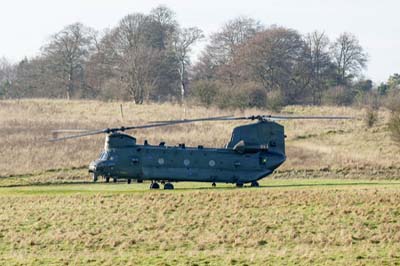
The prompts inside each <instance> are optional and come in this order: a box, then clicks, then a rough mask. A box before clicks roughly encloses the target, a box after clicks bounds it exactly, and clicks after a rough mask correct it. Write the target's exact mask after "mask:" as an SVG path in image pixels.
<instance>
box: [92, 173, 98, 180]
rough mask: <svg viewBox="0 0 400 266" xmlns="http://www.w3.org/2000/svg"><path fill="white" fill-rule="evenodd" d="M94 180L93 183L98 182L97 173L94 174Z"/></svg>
mask: <svg viewBox="0 0 400 266" xmlns="http://www.w3.org/2000/svg"><path fill="white" fill-rule="evenodd" d="M92 178H93V182H97V179H98V178H97V175H96V174H95V173H92Z"/></svg>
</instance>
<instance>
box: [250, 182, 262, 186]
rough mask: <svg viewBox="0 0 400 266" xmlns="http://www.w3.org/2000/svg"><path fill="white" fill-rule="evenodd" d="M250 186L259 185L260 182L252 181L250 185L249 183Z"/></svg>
mask: <svg viewBox="0 0 400 266" xmlns="http://www.w3.org/2000/svg"><path fill="white" fill-rule="evenodd" d="M250 186H251V187H259V186H260V184H258V182H257V181H253V182H251V185H250Z"/></svg>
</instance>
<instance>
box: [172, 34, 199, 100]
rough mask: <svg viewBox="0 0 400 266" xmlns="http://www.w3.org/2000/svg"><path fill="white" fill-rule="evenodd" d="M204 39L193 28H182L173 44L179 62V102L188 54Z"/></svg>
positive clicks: (182, 94)
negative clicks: (194, 45)
mask: <svg viewBox="0 0 400 266" xmlns="http://www.w3.org/2000/svg"><path fill="white" fill-rule="evenodd" d="M202 38H204V34H203V31H202V30H200V29H198V28H196V27H193V28H184V29H182V30H180V31H179V32H178V34H177V35H176V37H175V40H174V42H173V46H174V52H175V56H176V58H177V60H178V62H179V67H178V73H179V78H180V87H181V102H183V100H184V97H185V91H186V84H185V75H186V66H187V65H188V64H190V58H189V53H190V52H191V47H192V45H193V44H194V43H196V42H197V41H199V40H200V39H202Z"/></svg>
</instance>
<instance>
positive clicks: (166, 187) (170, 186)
mask: <svg viewBox="0 0 400 266" xmlns="http://www.w3.org/2000/svg"><path fill="white" fill-rule="evenodd" d="M164 189H174V185H172V184H171V183H165V185H164Z"/></svg>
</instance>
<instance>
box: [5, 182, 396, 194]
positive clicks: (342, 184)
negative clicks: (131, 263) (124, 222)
mask: <svg viewBox="0 0 400 266" xmlns="http://www.w3.org/2000/svg"><path fill="white" fill-rule="evenodd" d="M88 184H90V185H93V186H101V185H105V184H106V183H93V182H87V181H84V182H62V183H61V182H60V183H36V184H10V185H0V188H18V187H62V186H74V185H76V186H78V185H88ZM116 184H118V183H116ZM385 185H400V182H344V183H334V182H326V183H317V184H315V183H313V184H307V183H302V184H270V185H268V184H267V185H260V186H259V187H250V186H243V187H241V188H238V187H236V186H232V187H229V186H219V187H218V186H217V187H204V186H199V187H176V188H175V189H174V191H179V190H181V191H186V190H233V189H239V190H240V189H249V188H250V189H261V188H302V187H346V186H385ZM159 190H164V189H162V188H160V189H159ZM126 191H127V192H129V190H126ZM134 191H142V189H140V190H132V192H134ZM153 191H154V189H153ZM72 192H73V191H72ZM96 192H99V191H96ZM104 192H113V191H108V190H104ZM114 192H118V191H114Z"/></svg>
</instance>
